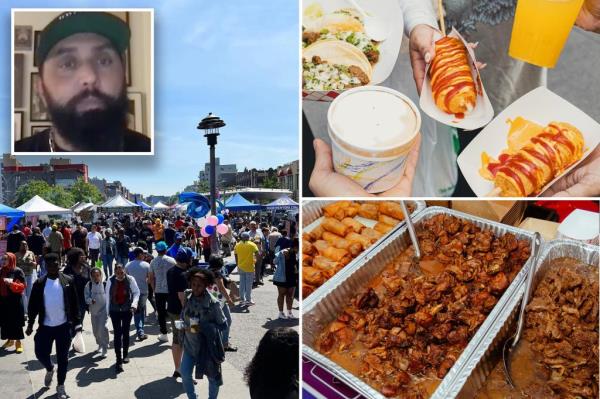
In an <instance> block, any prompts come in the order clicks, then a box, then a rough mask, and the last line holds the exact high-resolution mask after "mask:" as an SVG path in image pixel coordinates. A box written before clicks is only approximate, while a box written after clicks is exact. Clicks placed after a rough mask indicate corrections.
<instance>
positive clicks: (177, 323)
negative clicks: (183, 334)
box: [175, 320, 183, 330]
mask: <svg viewBox="0 0 600 399" xmlns="http://www.w3.org/2000/svg"><path fill="white" fill-rule="evenodd" d="M175 328H176V329H178V330H182V329H183V320H175Z"/></svg>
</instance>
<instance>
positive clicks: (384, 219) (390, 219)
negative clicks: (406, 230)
mask: <svg viewBox="0 0 600 399" xmlns="http://www.w3.org/2000/svg"><path fill="white" fill-rule="evenodd" d="M377 220H378V221H379V222H380V223H385V224H387V225H390V226H395V225H397V224H398V223H400V220H398V219H396V218H393V217H390V216H388V215H384V214H383V213H380V214H379V218H378V219H377Z"/></svg>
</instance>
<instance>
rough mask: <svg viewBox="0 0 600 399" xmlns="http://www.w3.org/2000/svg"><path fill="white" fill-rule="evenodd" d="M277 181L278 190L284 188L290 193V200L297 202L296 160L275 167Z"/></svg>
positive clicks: (298, 164) (298, 174) (298, 170)
mask: <svg viewBox="0 0 600 399" xmlns="http://www.w3.org/2000/svg"><path fill="white" fill-rule="evenodd" d="M277 181H278V182H279V188H285V189H288V190H290V191H291V192H292V199H293V200H294V201H298V198H299V192H298V191H299V189H298V185H299V181H300V162H299V161H298V160H296V161H292V162H290V163H286V164H284V165H281V166H279V167H277Z"/></svg>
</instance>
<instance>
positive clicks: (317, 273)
mask: <svg viewBox="0 0 600 399" xmlns="http://www.w3.org/2000/svg"><path fill="white" fill-rule="evenodd" d="M325 281H326V279H325V276H323V273H321V270H319V269H317V268H315V267H304V268H302V282H303V283H304V282H306V283H307V284H310V285H314V286H316V287H318V286H320V285H323V283H324V282H325Z"/></svg>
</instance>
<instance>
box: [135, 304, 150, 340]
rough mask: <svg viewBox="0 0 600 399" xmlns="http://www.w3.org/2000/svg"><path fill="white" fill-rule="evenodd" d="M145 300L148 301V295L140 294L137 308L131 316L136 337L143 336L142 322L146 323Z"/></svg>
mask: <svg viewBox="0 0 600 399" xmlns="http://www.w3.org/2000/svg"><path fill="white" fill-rule="evenodd" d="M146 299H148V294H142V293H140V299H139V300H138V306H137V309H136V310H135V313H134V315H133V323H134V324H135V331H136V332H137V335H138V337H139V336H141V335H143V334H144V322H145V321H146Z"/></svg>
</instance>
